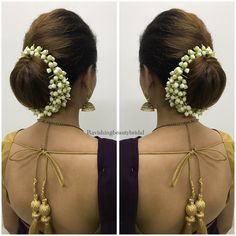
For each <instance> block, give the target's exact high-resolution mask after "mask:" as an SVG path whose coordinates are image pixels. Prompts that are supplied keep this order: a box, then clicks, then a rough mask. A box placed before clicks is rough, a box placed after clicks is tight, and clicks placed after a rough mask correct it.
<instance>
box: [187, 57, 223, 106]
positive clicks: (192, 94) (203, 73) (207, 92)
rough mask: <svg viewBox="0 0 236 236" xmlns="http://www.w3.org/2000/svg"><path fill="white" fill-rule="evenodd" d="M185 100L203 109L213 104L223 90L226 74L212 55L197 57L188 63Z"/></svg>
mask: <svg viewBox="0 0 236 236" xmlns="http://www.w3.org/2000/svg"><path fill="white" fill-rule="evenodd" d="M189 69H190V72H189V74H188V92H187V102H188V104H189V105H190V106H191V107H193V108H198V109H205V108H208V107H210V106H212V105H213V104H215V103H216V102H217V101H218V100H219V98H220V96H221V94H222V93H223V91H224V88H225V84H226V75H225V72H224V70H223V69H222V67H221V65H220V63H219V62H218V60H217V59H216V58H214V57H211V58H207V57H204V56H202V57H198V58H196V59H194V60H193V61H192V62H191V63H190V65H189Z"/></svg>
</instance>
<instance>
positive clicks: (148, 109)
mask: <svg viewBox="0 0 236 236" xmlns="http://www.w3.org/2000/svg"><path fill="white" fill-rule="evenodd" d="M144 96H145V98H146V99H147V102H145V103H144V104H143V105H142V107H141V111H146V112H152V111H154V110H155V108H154V107H153V105H152V104H151V103H150V102H149V99H150V98H149V96H148V95H147V94H146V93H144Z"/></svg>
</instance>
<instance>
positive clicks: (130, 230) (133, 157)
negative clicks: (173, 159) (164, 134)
mask: <svg viewBox="0 0 236 236" xmlns="http://www.w3.org/2000/svg"><path fill="white" fill-rule="evenodd" d="M139 138H140V136H139V137H137V138H131V139H125V140H122V141H120V233H121V234H135V223H136V216H137V207H138V166H139V159H138V156H139V154H138V139H139ZM209 225H210V224H209ZM208 234H219V231H218V228H217V219H215V220H214V222H213V223H212V224H211V226H210V227H208Z"/></svg>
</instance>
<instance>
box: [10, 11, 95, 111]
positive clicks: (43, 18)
mask: <svg viewBox="0 0 236 236" xmlns="http://www.w3.org/2000/svg"><path fill="white" fill-rule="evenodd" d="M33 44H34V45H35V46H41V47H42V48H44V49H47V50H48V51H49V54H51V55H52V56H53V57H55V58H56V61H57V63H58V66H60V67H61V69H62V70H64V71H66V72H67V77H68V79H69V82H70V85H71V87H72V86H73V84H74V83H75V81H76V80H77V79H78V78H79V76H80V75H82V74H83V73H85V72H86V70H87V69H88V67H89V66H90V65H93V66H94V68H95V67H96V61H97V49H96V39H95V36H94V35H93V33H92V31H91V29H90V28H89V26H88V25H87V24H86V23H85V22H84V21H83V20H82V19H81V18H80V17H79V16H78V15H77V14H75V13H74V12H71V11H68V10H65V9H56V10H53V11H51V12H49V13H45V14H42V15H40V16H39V17H38V18H37V19H36V20H35V21H34V22H33V23H32V25H31V26H30V29H29V31H28V32H27V33H26V35H25V38H24V45H23V48H22V49H24V48H25V47H26V46H29V47H30V46H32V45H33ZM46 68H47V65H46V63H44V62H43V60H40V59H39V58H36V57H34V56H32V57H30V58H25V57H23V58H20V59H19V61H18V62H17V63H16V65H15V67H14V69H13V71H12V72H11V75H10V83H11V88H12V90H13V92H14V94H15V96H16V98H17V99H18V100H19V101H20V102H21V103H22V104H23V105H25V106H27V107H30V108H34V109H38V108H42V107H44V106H46V105H47V103H48V102H49V90H48V85H49V79H48V76H49V75H48V74H47V72H46Z"/></svg>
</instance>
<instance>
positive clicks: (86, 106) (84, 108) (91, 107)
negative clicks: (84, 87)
mask: <svg viewBox="0 0 236 236" xmlns="http://www.w3.org/2000/svg"><path fill="white" fill-rule="evenodd" d="M91 96H92V91H91V89H90V88H89V92H88V97H87V101H86V103H85V104H84V105H83V106H82V109H81V111H85V112H90V111H94V110H95V106H94V105H93V103H91V102H89V99H90V98H91Z"/></svg>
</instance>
